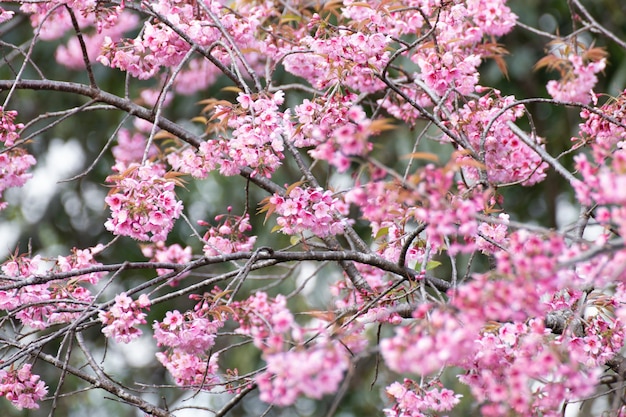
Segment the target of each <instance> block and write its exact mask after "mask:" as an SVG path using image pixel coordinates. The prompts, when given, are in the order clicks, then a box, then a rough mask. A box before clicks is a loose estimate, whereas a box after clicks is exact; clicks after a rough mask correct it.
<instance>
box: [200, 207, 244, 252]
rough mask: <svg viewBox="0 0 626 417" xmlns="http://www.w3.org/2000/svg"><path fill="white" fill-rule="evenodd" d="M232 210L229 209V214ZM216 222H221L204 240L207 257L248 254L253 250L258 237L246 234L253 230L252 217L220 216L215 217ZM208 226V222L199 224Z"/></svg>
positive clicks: (212, 228)
mask: <svg viewBox="0 0 626 417" xmlns="http://www.w3.org/2000/svg"><path fill="white" fill-rule="evenodd" d="M230 210H231V208H230V207H229V210H228V211H229V212H230ZM215 221H217V222H220V224H219V225H217V226H211V227H210V228H209V230H208V231H207V232H206V233H205V235H204V237H203V239H204V241H205V244H204V248H203V251H204V254H205V256H215V255H221V254H225V253H234V252H247V251H250V250H252V248H253V247H254V243H255V242H256V236H249V235H247V234H246V232H248V231H249V230H251V229H252V225H251V224H250V215H249V214H247V213H246V214H245V215H243V216H234V215H231V214H230V213H229V214H227V215H224V214H220V215H217V216H215ZM199 223H201V224H202V225H205V226H206V225H208V224H207V223H206V222H199Z"/></svg>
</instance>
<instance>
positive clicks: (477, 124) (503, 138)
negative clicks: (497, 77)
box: [450, 91, 548, 186]
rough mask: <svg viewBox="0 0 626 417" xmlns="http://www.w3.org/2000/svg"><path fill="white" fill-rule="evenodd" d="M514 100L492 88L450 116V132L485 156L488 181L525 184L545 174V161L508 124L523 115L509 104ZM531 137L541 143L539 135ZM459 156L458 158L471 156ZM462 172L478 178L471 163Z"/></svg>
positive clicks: (546, 165) (472, 177)
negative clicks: (534, 137)
mask: <svg viewBox="0 0 626 417" xmlns="http://www.w3.org/2000/svg"><path fill="white" fill-rule="evenodd" d="M514 102H515V98H514V97H512V96H508V97H501V96H500V92H499V91H493V92H491V93H489V94H486V95H484V96H482V97H480V98H479V99H478V100H477V101H470V102H469V103H467V104H465V105H464V106H463V108H462V109H460V110H459V111H458V112H457V113H454V114H453V115H452V116H451V118H450V126H451V127H452V129H453V131H455V132H458V133H460V134H462V135H463V136H464V137H466V138H467V139H468V140H469V142H470V145H471V146H472V148H473V149H474V152H476V153H477V154H478V155H481V158H483V157H482V155H484V160H481V162H482V163H484V169H485V170H486V173H487V180H488V181H489V182H490V183H491V184H495V185H497V184H506V183H512V182H518V181H519V182H521V184H522V185H527V186H528V185H533V184H536V183H538V182H541V181H543V179H544V178H545V177H546V170H547V169H548V164H547V163H545V162H544V161H543V160H542V159H541V157H540V156H539V155H538V154H537V153H536V152H535V151H534V150H532V149H531V148H530V147H529V146H528V145H527V144H525V143H524V142H523V141H522V140H521V139H520V138H519V137H518V136H517V135H516V134H515V133H513V131H512V130H511V128H510V127H509V124H510V123H513V122H515V120H516V119H518V118H520V117H521V116H522V115H523V114H524V109H523V108H522V107H521V106H516V107H510V106H511V105H512V104H513V103H514ZM507 107H509V108H508V109H507ZM505 109H506V110H505ZM457 126H459V127H457ZM534 140H536V141H537V142H538V146H543V145H539V139H538V138H536V139H534ZM459 156H460V160H461V161H464V160H467V159H469V158H470V157H469V156H467V155H463V154H459ZM464 174H465V175H466V176H467V178H468V179H471V180H473V181H476V180H478V178H479V171H478V169H477V168H475V167H472V166H471V165H470V166H468V167H466V168H465V169H464Z"/></svg>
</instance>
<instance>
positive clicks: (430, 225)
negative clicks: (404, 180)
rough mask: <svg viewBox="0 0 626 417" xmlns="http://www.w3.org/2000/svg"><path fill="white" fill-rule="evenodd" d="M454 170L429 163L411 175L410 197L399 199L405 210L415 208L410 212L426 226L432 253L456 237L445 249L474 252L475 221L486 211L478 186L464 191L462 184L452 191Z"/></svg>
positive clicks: (484, 196)
mask: <svg viewBox="0 0 626 417" xmlns="http://www.w3.org/2000/svg"><path fill="white" fill-rule="evenodd" d="M455 170H456V169H455V167H443V168H439V167H436V166H435V165H433V164H428V165H427V166H426V167H424V168H423V169H421V170H419V171H418V172H417V173H416V174H414V179H413V181H414V182H416V184H415V188H414V190H413V192H412V193H411V194H409V195H408V196H406V197H402V198H403V199H404V200H405V201H403V202H404V204H405V205H406V206H407V207H411V206H414V208H412V209H411V210H410V213H411V214H412V216H413V217H414V218H415V220H417V221H419V222H420V223H422V224H425V225H426V229H425V232H426V236H427V239H428V243H429V244H430V245H432V248H433V249H434V250H440V249H443V248H444V247H446V246H448V245H447V243H446V239H448V238H450V237H455V236H456V237H457V240H456V241H452V242H450V245H449V246H448V247H447V250H448V251H450V252H452V253H456V252H458V251H465V252H469V251H472V250H473V249H474V244H473V243H474V242H475V237H476V232H477V230H478V221H477V220H476V214H477V213H480V212H482V211H483V209H484V208H485V203H486V202H485V200H486V195H485V193H483V192H482V191H481V188H480V187H474V188H472V189H467V188H466V187H465V186H464V185H463V184H462V183H457V184H456V188H458V191H457V193H459V194H462V195H463V194H464V195H463V198H461V197H460V195H459V194H457V193H452V192H451V191H452V190H454V188H455V181H454V176H455Z"/></svg>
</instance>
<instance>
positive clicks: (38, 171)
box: [0, 139, 85, 260]
mask: <svg viewBox="0 0 626 417" xmlns="http://www.w3.org/2000/svg"><path fill="white" fill-rule="evenodd" d="M37 158H38V159H37V163H36V164H35V166H34V167H33V171H32V173H33V177H32V178H31V179H30V180H28V181H27V182H26V184H24V186H23V187H21V188H11V189H9V190H7V192H6V194H5V196H6V201H7V202H8V203H9V205H11V206H20V208H21V210H22V214H23V216H24V219H25V220H26V221H28V222H29V223H37V222H38V221H39V220H41V218H42V217H43V216H44V215H45V213H46V210H47V208H48V204H50V200H51V199H52V197H53V196H54V195H55V194H56V193H58V192H59V189H60V187H62V184H59V183H58V181H59V180H64V179H67V178H70V177H72V176H73V175H76V173H78V172H79V170H80V169H82V167H83V164H84V161H85V154H84V153H83V150H82V147H81V145H80V143H79V142H78V141H77V140H74V139H73V140H70V141H67V142H65V141H62V140H60V139H54V140H53V141H52V143H51V144H50V148H49V152H48V153H47V154H46V155H43V156H38V157H37ZM0 216H2V213H0ZM19 234H20V223H19V221H7V220H6V218H3V217H0V260H2V259H5V258H6V257H7V256H8V255H9V254H10V253H12V252H13V250H14V249H15V245H16V244H17V239H18V237H19Z"/></svg>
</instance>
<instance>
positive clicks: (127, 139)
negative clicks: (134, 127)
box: [111, 128, 158, 172]
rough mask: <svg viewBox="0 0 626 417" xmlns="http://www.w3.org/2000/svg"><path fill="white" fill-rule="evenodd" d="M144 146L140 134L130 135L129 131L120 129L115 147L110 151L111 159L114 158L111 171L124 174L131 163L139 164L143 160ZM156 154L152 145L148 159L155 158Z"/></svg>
mask: <svg viewBox="0 0 626 417" xmlns="http://www.w3.org/2000/svg"><path fill="white" fill-rule="evenodd" d="M146 146H147V141H146V138H145V136H144V135H143V134H142V133H141V132H135V133H132V132H131V131H130V130H129V129H125V128H122V129H120V131H119V132H118V133H117V145H115V146H114V147H113V148H112V149H111V152H112V153H113V157H114V158H115V165H114V166H113V170H115V171H117V172H124V171H126V170H127V169H128V168H129V167H130V166H131V165H132V164H133V163H135V164H138V163H140V162H141V160H142V159H143V155H144V153H145V150H146ZM157 152H158V150H157V147H156V146H154V144H152V145H151V146H150V149H149V150H148V157H149V158H153V157H155V156H156V154H157Z"/></svg>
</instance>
